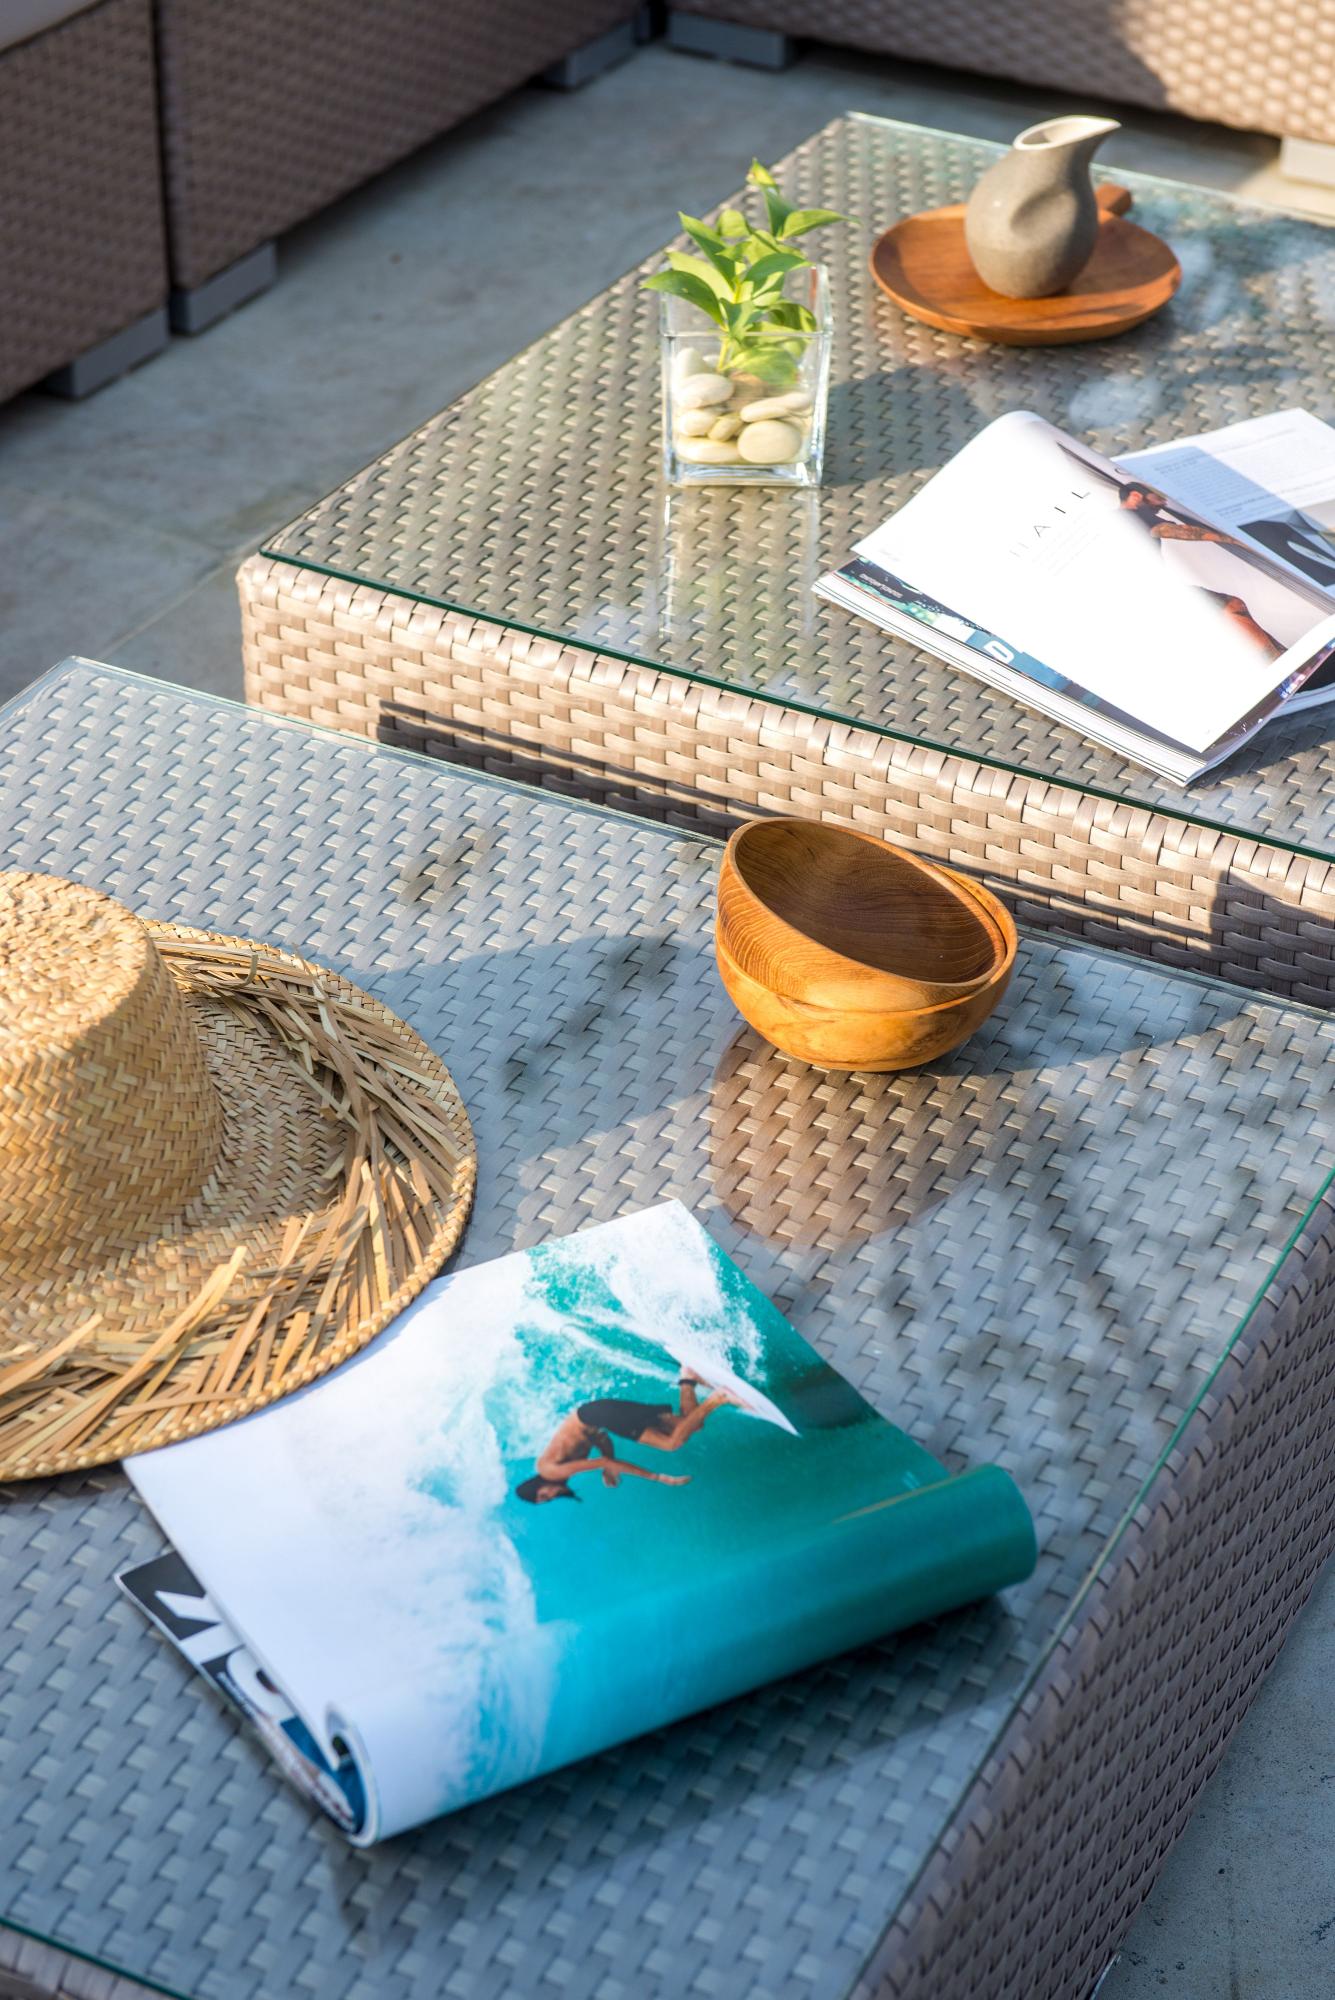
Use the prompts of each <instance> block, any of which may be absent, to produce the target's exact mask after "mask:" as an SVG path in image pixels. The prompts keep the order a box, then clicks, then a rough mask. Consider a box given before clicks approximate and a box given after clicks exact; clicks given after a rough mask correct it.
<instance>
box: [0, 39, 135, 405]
mask: <svg viewBox="0 0 1335 2000" xmlns="http://www.w3.org/2000/svg"><path fill="white" fill-rule="evenodd" d="M0 287H3V299H0V402H2V401H3V400H4V399H5V398H6V397H7V396H12V395H13V394H14V393H15V392H16V391H17V390H19V389H26V388H27V387H28V385H29V383H31V382H36V381H38V380H40V378H41V377H42V376H43V375H46V374H49V373H50V371H51V370H52V369H54V368H61V367H63V366H64V365H65V363H66V362H68V361H72V360H73V359H74V358H75V356H76V355H78V354H81V353H82V352H83V351H84V349H85V348H89V347H93V346H95V345H96V344H97V343H98V342H99V341H101V340H106V339H107V338H108V337H109V336H110V335H112V334H114V333H119V332H120V331H121V330H122V329H123V328H124V327H127V326H129V325H131V324H132V323H133V322H134V321H135V320H137V319H140V318H142V316H143V315H144V314H145V313H147V312H151V311H152V309H153V307H154V306H159V305H162V304H163V302H164V301H165V299H166V296H167V269H166V254H165V248H164V241H163V226H162V190H161V184H160V176H159V167H158V122H157V96H156V89H155V82H154V69H153V24H152V15H151V10H150V4H149V0H100V4H99V5H98V6H95V7H91V8H89V9H88V10H87V11H86V12H84V13H80V14H76V15H75V16H74V17H73V18H72V19H71V20H68V21H65V22H63V23H62V24H61V25H60V26H59V27H56V28H51V29H49V30H48V31H47V32H46V33H45V34H42V35H37V36H35V37H34V38H33V39H32V40H31V41H27V42H22V43H20V44H19V45H18V46H17V47H16V48H11V49H7V50H5V51H4V53H3V54H2V55H0Z"/></svg>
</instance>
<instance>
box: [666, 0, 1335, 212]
mask: <svg viewBox="0 0 1335 2000" xmlns="http://www.w3.org/2000/svg"><path fill="white" fill-rule="evenodd" d="M720 27H721V28H722V31H723V32H722V33H719V32H718V29H719V28H720ZM729 28H731V29H733V30H734V31H736V30H738V29H740V30H741V31H742V33H741V35H740V36H738V35H737V34H736V33H735V32H734V34H733V35H732V36H731V37H730V36H729V34H728V32H727V30H728V29H729ZM711 30H712V31H713V32H711ZM670 33H671V35H672V38H673V40H674V41H676V42H677V43H678V44H679V46H681V47H684V48H694V49H697V50H699V51H700V52H701V53H704V54H718V55H736V56H738V57H739V58H740V59H742V60H746V59H747V48H748V37H751V38H755V39H751V40H750V41H749V47H750V49H751V50H752V51H753V58H752V59H756V58H758V59H759V60H761V61H766V62H768V63H770V64H775V63H777V62H778V61H779V60H781V58H782V53H783V43H784V39H785V38H786V37H789V36H796V35H809V36H812V37H814V38H815V39H816V40H818V41H823V42H836V43H840V44H842V45H844V46H845V47H848V48H857V49H867V50H871V51H873V52H875V53H877V54H880V55H895V56H905V57H909V58H911V59H913V60H915V61H921V62H933V63H944V64H948V65H950V66H953V67H958V68H962V69H971V70H982V71H985V72H987V73H989V74H991V75H993V76H1005V77H1013V78H1016V79H1017V80H1018V81H1020V82H1023V83H1035V84H1045V85H1050V86H1052V87H1053V88H1056V89H1059V90H1075V91H1079V92H1081V93H1089V92H1093V93H1094V94H1096V95H1097V96H1099V97H1107V98H1112V99H1114V100H1116V101H1119V102H1124V103H1128V104H1145V105H1149V106H1151V107H1153V108H1155V109H1157V110H1165V111H1184V112H1186V113H1188V114H1189V115H1190V116H1192V117H1194V118H1210V119H1215V120H1218V121H1219V123H1221V124H1224V125H1237V126H1241V127H1242V128H1243V129H1244V130H1247V131H1254V132H1273V133H1276V134H1278V135H1280V136H1282V137H1284V138H1286V139H1289V140H1297V141H1307V142H1309V146H1310V142H1316V143H1317V144H1318V145H1332V144H1335V0H1264V4H1258V0H1022V4H1018V5H1017V4H1016V0H938V4H937V5H935V6H931V7H924V6H923V5H922V4H921V0H673V12H672V15H671V17H670ZM1320 177H1321V178H1323V179H1324V178H1325V176H1324V175H1322V176H1320Z"/></svg>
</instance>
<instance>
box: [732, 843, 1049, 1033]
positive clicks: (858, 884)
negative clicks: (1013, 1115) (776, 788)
mask: <svg viewBox="0 0 1335 2000" xmlns="http://www.w3.org/2000/svg"><path fill="white" fill-rule="evenodd" d="M1015 944H1016V938H1015V925H1014V924H1013V923H1012V921H1011V918H1010V915H1009V913H1008V912H1007V911H1006V910H1005V909H1004V908H1003V906H1002V905H1001V904H1000V903H999V902H998V901H997V899H996V897H995V896H993V895H991V894H990V893H989V891H988V890H986V889H982V888H979V887H978V886H977V884H976V883H973V882H970V881H969V880H968V879H967V878H966V877H965V876H963V875H957V874H956V873H955V871H954V870H953V869H951V868H942V867H940V866H938V865H937V864H936V863H934V862H930V861H923V860H920V859H919V858H918V857H917V856H916V855H913V854H909V853H907V852H906V851H905V850H904V849H903V848H900V847H891V846H890V845H889V844H888V843H887V842H886V841H883V840H877V839H875V838H873V836H872V835H871V834H866V833H854V832H853V831H852V830H851V829H850V828H848V827H842V826H826V825H824V824H822V823H821V822H820V821H817V820H805V819H771V820H753V821H751V822H750V823H749V824H748V825H746V826H742V827H739V828H738V829H737V831H736V832H735V833H734V834H733V836H732V838H731V840H730V841H729V842H728V845H727V847H726V849H725V850H724V855H723V864H722V867H721V869H720V871H719V883H718V919H717V923H716V926H715V932H714V945H715V953H716V956H717V959H718V968H719V974H720V976H721V978H722V980H723V984H724V986H725V987H726V988H727V990H728V993H729V995H730V997H731V999H732V1002H733V1004H734V1006H735V1007H736V1008H737V1010H738V1012H739V1013H740V1014H742V1015H743V1016H744V1018H745V1019H746V1020H748V1021H749V1022H750V1023H751V1026H752V1027H753V1028H754V1029H755V1030H756V1031H757V1033H758V1034H761V1035H763V1036H764V1037H765V1040H766V1041H768V1042H772V1043H773V1044H774V1046H775V1048H777V1049H782V1050H783V1052H784V1054H785V1055H790V1056H797V1057H798V1058H799V1059H800V1060H801V1061H803V1062H809V1063H816V1064H818V1065H819V1066H820V1067H821V1068H822V1069H866V1070H896V1069H912V1068H913V1067H914V1066H915V1065H916V1064H918V1063H924V1062H931V1061H932V1060H934V1058H936V1057H938V1056H943V1055H945V1054H946V1053H947V1051H948V1050H950V1049H954V1048H958V1047H959V1045H960V1043H961V1042H962V1041H965V1040H966V1039H967V1037H968V1036H970V1035H971V1034H972V1033H973V1032H974V1030H975V1029H976V1028H978V1027H980V1026H981V1025H982V1023H983V1022H984V1021H985V1020H986V1019H987V1017H988V1015H989V1014H990V1013H991V1012H992V1009H993V1008H994V1007H995V1006H996V1004H997V1002H998V1000H1000V998H1001V996H1002V994H1003V993H1004V992H1005V990H1006V984H1007V981H1008V980H1009V978H1010V974H1011V967H1012V965H1013V964H1014V962H1015Z"/></svg>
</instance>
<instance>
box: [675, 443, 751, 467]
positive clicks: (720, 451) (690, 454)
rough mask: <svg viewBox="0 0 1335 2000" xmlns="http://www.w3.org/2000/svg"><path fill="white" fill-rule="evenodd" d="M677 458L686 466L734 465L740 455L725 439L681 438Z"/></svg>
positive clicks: (733, 445)
mask: <svg viewBox="0 0 1335 2000" xmlns="http://www.w3.org/2000/svg"><path fill="white" fill-rule="evenodd" d="M677 456H678V458H684V459H685V460H686V462H687V464H688V465H736V464H737V463H738V461H739V459H740V458H741V453H740V452H739V451H738V449H737V447H736V445H735V444H730V443H729V441H728V440H727V439H726V438H683V439H682V440H681V442H680V443H679V444H678V446H677Z"/></svg>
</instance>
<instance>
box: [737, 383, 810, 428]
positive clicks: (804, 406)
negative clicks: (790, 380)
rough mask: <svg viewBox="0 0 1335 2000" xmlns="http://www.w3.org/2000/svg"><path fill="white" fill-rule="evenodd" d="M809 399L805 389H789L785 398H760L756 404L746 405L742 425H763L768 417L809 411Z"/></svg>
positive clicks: (787, 415)
mask: <svg viewBox="0 0 1335 2000" xmlns="http://www.w3.org/2000/svg"><path fill="white" fill-rule="evenodd" d="M810 408H811V398H810V396H809V395H808V394H807V392H806V390H805V389H790V390H789V392H788V394H787V395H786V396H762V397H761V399H760V401H759V402H758V403H748V404H747V406H746V408H745V409H744V410H743V412H742V422H743V423H744V424H763V423H765V422H766V421H767V420H768V419H769V418H770V417H791V416H796V415H797V413H798V411H799V410H809V409H810Z"/></svg>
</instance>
